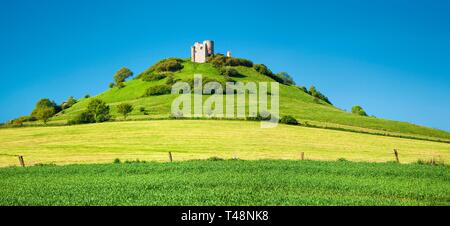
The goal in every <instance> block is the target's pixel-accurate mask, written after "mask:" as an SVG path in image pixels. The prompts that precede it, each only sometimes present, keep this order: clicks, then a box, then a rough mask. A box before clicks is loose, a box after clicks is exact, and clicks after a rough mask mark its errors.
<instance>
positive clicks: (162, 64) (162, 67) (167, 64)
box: [149, 58, 183, 72]
mask: <svg viewBox="0 0 450 226" xmlns="http://www.w3.org/2000/svg"><path fill="white" fill-rule="evenodd" d="M182 62H183V60H182V59H178V58H169V59H165V60H161V61H159V62H157V63H156V64H155V65H153V66H152V67H150V69H149V71H151V72H164V71H171V72H175V71H179V70H181V69H183V65H182V64H181V63H182Z"/></svg>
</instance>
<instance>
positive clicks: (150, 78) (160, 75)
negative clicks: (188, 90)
mask: <svg viewBox="0 0 450 226" xmlns="http://www.w3.org/2000/svg"><path fill="white" fill-rule="evenodd" d="M168 75H169V74H168V73H152V74H144V75H143V76H142V77H141V79H142V81H146V82H151V81H159V80H161V79H164V78H166V77H167V76H168Z"/></svg>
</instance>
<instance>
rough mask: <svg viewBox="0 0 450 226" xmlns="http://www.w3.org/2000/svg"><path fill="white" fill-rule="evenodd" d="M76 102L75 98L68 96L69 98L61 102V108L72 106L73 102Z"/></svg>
mask: <svg viewBox="0 0 450 226" xmlns="http://www.w3.org/2000/svg"><path fill="white" fill-rule="evenodd" d="M76 103H77V100H76V99H75V98H73V97H69V98H68V99H67V100H66V102H64V103H63V104H61V109H62V110H64V109H67V108H70V107H72V106H73V105H74V104H76Z"/></svg>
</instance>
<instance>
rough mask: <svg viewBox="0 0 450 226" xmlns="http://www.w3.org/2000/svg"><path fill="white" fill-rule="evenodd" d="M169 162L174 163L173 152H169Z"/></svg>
mask: <svg viewBox="0 0 450 226" xmlns="http://www.w3.org/2000/svg"><path fill="white" fill-rule="evenodd" d="M169 161H170V162H172V161H173V159H172V152H170V151H169Z"/></svg>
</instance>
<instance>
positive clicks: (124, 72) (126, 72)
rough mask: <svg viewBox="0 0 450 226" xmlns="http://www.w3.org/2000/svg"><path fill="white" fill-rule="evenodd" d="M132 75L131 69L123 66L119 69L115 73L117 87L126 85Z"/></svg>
mask: <svg viewBox="0 0 450 226" xmlns="http://www.w3.org/2000/svg"><path fill="white" fill-rule="evenodd" d="M131 76H133V72H132V71H131V70H130V69H128V68H126V67H123V68H121V69H120V70H118V71H117V72H116V74H115V75H114V82H115V84H116V86H117V87H119V88H121V87H124V86H123V83H124V82H125V80H126V79H127V78H129V77H131Z"/></svg>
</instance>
